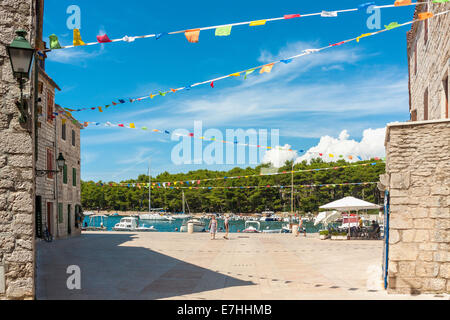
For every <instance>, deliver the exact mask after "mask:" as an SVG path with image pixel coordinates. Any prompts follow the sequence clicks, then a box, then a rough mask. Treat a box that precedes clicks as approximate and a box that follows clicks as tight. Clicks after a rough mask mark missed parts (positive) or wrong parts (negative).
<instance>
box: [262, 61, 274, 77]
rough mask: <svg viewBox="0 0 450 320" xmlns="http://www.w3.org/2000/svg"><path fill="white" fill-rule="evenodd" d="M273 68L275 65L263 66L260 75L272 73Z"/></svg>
mask: <svg viewBox="0 0 450 320" xmlns="http://www.w3.org/2000/svg"><path fill="white" fill-rule="evenodd" d="M272 68H273V63H271V64H266V65H265V66H263V67H262V68H261V71H260V72H259V73H261V74H263V73H270V72H271V71H272Z"/></svg>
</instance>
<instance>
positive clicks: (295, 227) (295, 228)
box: [292, 224, 298, 237]
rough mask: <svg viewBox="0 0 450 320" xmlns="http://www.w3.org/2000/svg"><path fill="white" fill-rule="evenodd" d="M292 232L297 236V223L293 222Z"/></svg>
mask: <svg viewBox="0 0 450 320" xmlns="http://www.w3.org/2000/svg"><path fill="white" fill-rule="evenodd" d="M292 234H293V235H294V237H297V236H298V225H296V224H294V225H293V226H292Z"/></svg>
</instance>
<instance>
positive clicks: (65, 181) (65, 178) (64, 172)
mask: <svg viewBox="0 0 450 320" xmlns="http://www.w3.org/2000/svg"><path fill="white" fill-rule="evenodd" d="M63 183H64V184H67V165H64V168H63Z"/></svg>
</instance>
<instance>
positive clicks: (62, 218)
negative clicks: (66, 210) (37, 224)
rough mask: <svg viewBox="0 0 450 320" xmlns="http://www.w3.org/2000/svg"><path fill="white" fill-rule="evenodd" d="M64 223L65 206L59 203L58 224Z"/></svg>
mask: <svg viewBox="0 0 450 320" xmlns="http://www.w3.org/2000/svg"><path fill="white" fill-rule="evenodd" d="M63 222H64V216H63V204H62V203H58V223H63Z"/></svg>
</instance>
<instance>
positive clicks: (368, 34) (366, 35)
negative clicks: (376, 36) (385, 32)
mask: <svg viewBox="0 0 450 320" xmlns="http://www.w3.org/2000/svg"><path fill="white" fill-rule="evenodd" d="M371 35H372V33H364V34H362V35H360V36H359V37H358V38H356V42H359V39H361V38H364V37H368V36H371Z"/></svg>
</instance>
